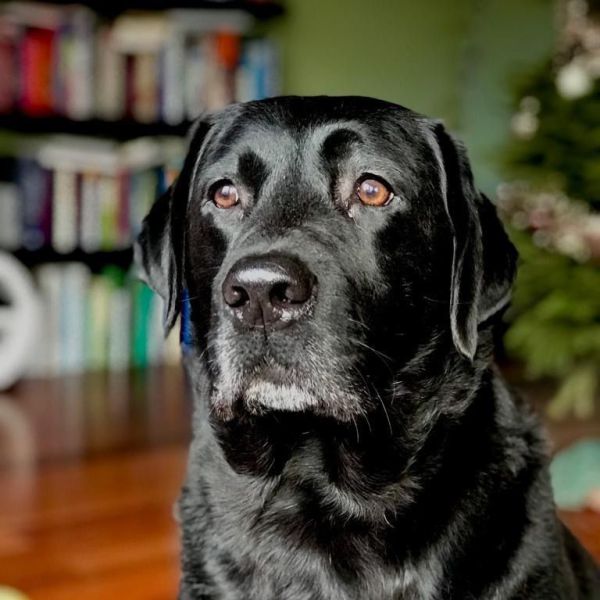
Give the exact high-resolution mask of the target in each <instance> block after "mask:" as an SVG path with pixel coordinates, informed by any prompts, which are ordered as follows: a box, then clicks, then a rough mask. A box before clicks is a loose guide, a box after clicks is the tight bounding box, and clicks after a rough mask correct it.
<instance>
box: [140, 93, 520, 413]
mask: <svg viewBox="0 0 600 600" xmlns="http://www.w3.org/2000/svg"><path fill="white" fill-rule="evenodd" d="M136 251H137V256H138V262H139V263H140V265H141V267H142V270H143V272H144V276H145V278H146V280H147V281H148V283H149V284H150V285H151V286H152V287H153V288H154V289H155V290H156V291H157V292H158V293H159V294H160V295H161V296H162V297H163V298H164V299H165V304H166V313H165V325H166V327H167V328H170V327H172V325H173V323H174V321H175V319H176V317H177V315H178V313H179V311H180V308H181V303H182V302H186V303H189V307H187V308H189V314H190V325H191V332H192V335H193V345H194V347H195V348H197V350H198V352H196V353H195V359H193V360H197V361H198V362H199V363H202V366H203V368H205V369H206V372H207V374H208V376H209V378H210V383H211V388H212V394H211V405H212V408H213V409H214V410H215V412H216V414H218V415H220V416H222V417H223V418H227V417H230V416H232V415H233V414H235V411H237V410H243V411H249V412H250V413H255V414H260V413H263V412H266V411H273V410H275V411H302V412H309V413H316V414H321V415H327V416H331V417H336V418H338V419H342V420H347V419H351V418H353V416H355V415H359V414H362V413H365V412H368V411H369V410H370V409H372V408H373V407H374V406H375V405H376V404H377V403H379V402H383V401H384V400H385V399H386V398H387V397H388V396H389V394H390V393H391V390H392V389H393V387H394V384H395V383H396V382H395V377H396V376H397V374H398V372H399V371H400V370H401V369H402V368H403V366H404V365H406V364H407V363H409V362H410V361H411V360H414V359H415V357H416V356H419V355H422V354H423V353H424V352H427V351H431V349H432V348H435V349H436V351H438V352H442V353H448V354H453V355H455V356H456V357H458V356H460V357H462V360H464V361H471V360H473V359H474V357H475V355H476V353H477V351H478V340H479V337H480V333H481V331H482V330H483V329H485V326H486V323H489V322H490V319H491V318H492V317H493V316H494V315H495V314H497V313H498V312H499V311H500V310H501V309H502V308H503V307H504V306H505V305H506V303H507V301H508V298H509V292H510V286H511V282H512V279H513V276H514V270H515V251H514V249H513V247H512V245H511V244H510V242H509V241H508V239H507V237H506V235H505V233H504V231H503V229H502V226H501V224H500V223H499V221H498V219H497V217H496V214H495V211H494V208H493V207H492V205H491V204H490V202H489V201H488V200H487V199H486V198H485V197H484V196H482V195H481V194H480V193H479V192H478V191H477V190H476V188H475V187H474V184H473V179H472V175H471V170H470V167H469V163H468V160H467V157H466V154H465V152H464V150H463V148H462V146H461V145H460V144H457V143H456V142H455V141H454V140H453V139H452V138H451V137H450V136H449V135H448V134H447V133H446V131H445V130H444V128H443V126H442V125H440V124H439V123H438V122H435V121H432V120H429V119H426V118H424V117H422V116H420V115H417V114H415V113H413V112H411V111H410V110H407V109H405V108H402V107H399V106H396V105H393V104H389V103H385V102H381V101H377V100H372V99H367V98H354V97H349V98H328V97H318V98H294V97H290V98H275V99H271V100H265V101H259V102H251V103H247V104H239V105H233V106H230V107H228V108H227V109H225V110H223V111H222V112H220V113H218V114H214V115H211V116H209V117H207V118H205V119H201V120H200V121H199V122H198V123H197V124H196V125H195V127H194V129H193V131H192V134H191V141H190V146H189V152H188V155H187V158H186V160H185V163H184V166H183V169H182V172H181V174H180V176H179V178H178V179H177V181H176V182H175V184H174V185H173V186H172V187H171V189H170V190H169V191H168V192H167V193H166V194H165V195H164V196H163V197H162V198H160V199H159V200H158V201H157V202H156V203H155V205H154V207H153V208H152V211H151V212H150V214H149V215H148V217H147V218H146V220H145V222H144V228H143V231H142V234H141V236H140V238H139V240H138V244H137V248H136ZM200 366H201V365H200V364H199V365H198V367H199V368H200Z"/></svg>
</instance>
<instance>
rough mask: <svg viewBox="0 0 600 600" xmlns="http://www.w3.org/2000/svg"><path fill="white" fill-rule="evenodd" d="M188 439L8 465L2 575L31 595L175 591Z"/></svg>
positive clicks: (0, 532) (103, 597)
mask: <svg viewBox="0 0 600 600" xmlns="http://www.w3.org/2000/svg"><path fill="white" fill-rule="evenodd" d="M185 456H186V451H185V448H184V447H183V446H165V447H162V448H154V449H146V450H141V451H129V452H125V453H124V452H121V453H112V454H110V455H106V456H103V457H100V458H90V459H84V460H71V461H69V462H67V463H65V464H62V463H54V464H53V463H49V464H45V465H43V466H41V467H40V468H39V469H38V468H35V469H33V470H25V471H21V470H19V469H5V470H4V471H3V472H2V473H0V489H1V490H3V492H2V494H1V495H0V515H1V518H0V584H1V585H8V586H11V587H15V588H17V589H19V590H21V591H23V592H24V593H26V594H27V595H28V596H29V597H30V598H31V599H32V600H71V599H73V600H76V599H80V598H82V599H83V598H85V599H86V600H113V599H115V600H119V599H121V598H123V599H125V598H126V599H127V600H167V599H169V600H170V599H173V598H175V597H176V590H177V580H178V571H179V567H178V545H179V542H178V533H177V527H176V524H175V521H174V519H173V516H172V506H173V502H174V500H175V498H176V496H177V494H178V489H179V486H180V482H181V480H182V475H183V469H184V464H185Z"/></svg>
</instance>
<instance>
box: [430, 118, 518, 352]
mask: <svg viewBox="0 0 600 600" xmlns="http://www.w3.org/2000/svg"><path fill="white" fill-rule="evenodd" d="M434 131H435V136H436V140H437V144H438V148H439V158H440V162H441V170H442V174H441V180H442V188H443V189H442V193H443V196H444V201H445V208H446V212H447V214H448V219H449V221H450V228H451V231H452V236H453V245H454V249H453V256H452V275H451V284H450V326H451V331H452V339H453V342H454V345H455V347H456V348H457V350H458V351H459V352H461V353H462V354H463V355H465V356H466V357H468V358H470V359H473V357H474V356H475V352H476V350H477V341H478V334H477V330H478V326H479V324H480V323H483V322H484V321H487V320H488V319H489V318H490V317H492V316H493V315H494V314H496V313H497V312H499V311H500V310H502V308H504V307H505V306H506V304H507V303H508V301H509V300H510V290H511V286H512V282H513V280H514V277H515V271H516V260H517V251H516V250H515V248H514V246H513V245H512V243H511V242H510V240H509V239H508V236H507V235H506V232H505V231H504V228H503V226H502V223H501V222H500V219H499V218H498V215H497V214H496V209H495V207H494V205H493V204H492V203H491V202H490V201H489V200H488V198H486V197H485V196H484V195H483V194H482V193H480V192H479V191H478V190H477V189H476V187H475V184H474V182H473V174H472V173H471V167H470V164H469V160H468V158H467V153H466V151H465V149H464V147H463V146H462V144H460V143H459V142H457V141H455V140H454V139H453V138H452V137H451V136H450V135H449V134H448V133H447V132H446V130H445V129H444V127H443V126H442V125H441V124H439V123H438V124H436V125H435V127H434Z"/></svg>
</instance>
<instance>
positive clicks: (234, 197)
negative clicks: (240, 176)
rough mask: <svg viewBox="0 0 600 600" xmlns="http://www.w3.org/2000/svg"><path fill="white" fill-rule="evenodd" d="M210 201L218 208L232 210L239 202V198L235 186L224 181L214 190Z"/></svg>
mask: <svg viewBox="0 0 600 600" xmlns="http://www.w3.org/2000/svg"><path fill="white" fill-rule="evenodd" d="M212 201H213V202H214V203H215V205H216V206H218V207H219V208H232V207H234V206H235V205H236V204H237V203H238V202H239V201H240V196H239V194H238V191H237V188H236V187H235V185H233V184H232V183H231V182H229V181H226V182H223V183H221V184H219V185H217V187H215V188H214V191H213V192H212Z"/></svg>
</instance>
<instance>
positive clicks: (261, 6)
mask: <svg viewBox="0 0 600 600" xmlns="http://www.w3.org/2000/svg"><path fill="white" fill-rule="evenodd" d="M50 2H51V3H52V4H73V0H50ZM79 4H83V5H85V6H88V7H89V8H91V9H92V10H93V11H94V12H97V13H98V14H100V15H103V16H105V17H110V18H112V17H115V16H117V15H119V14H121V13H123V12H125V11H128V10H143V11H153V10H169V9H177V8H193V9H210V10H223V11H227V10H243V11H245V12H247V13H249V14H251V15H252V16H253V17H254V18H256V19H258V20H260V21H266V20H268V19H272V18H274V17H278V16H280V15H281V14H283V7H282V6H281V5H280V4H278V3H276V2H269V1H264V2H259V1H254V2H242V1H239V0H238V1H232V2H229V1H218V0H213V1H212V2H211V1H209V0H200V1H199V0H175V1H174V2H171V1H170V0H127V1H126V2H122V3H120V2H106V1H105V0H80V1H79Z"/></svg>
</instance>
